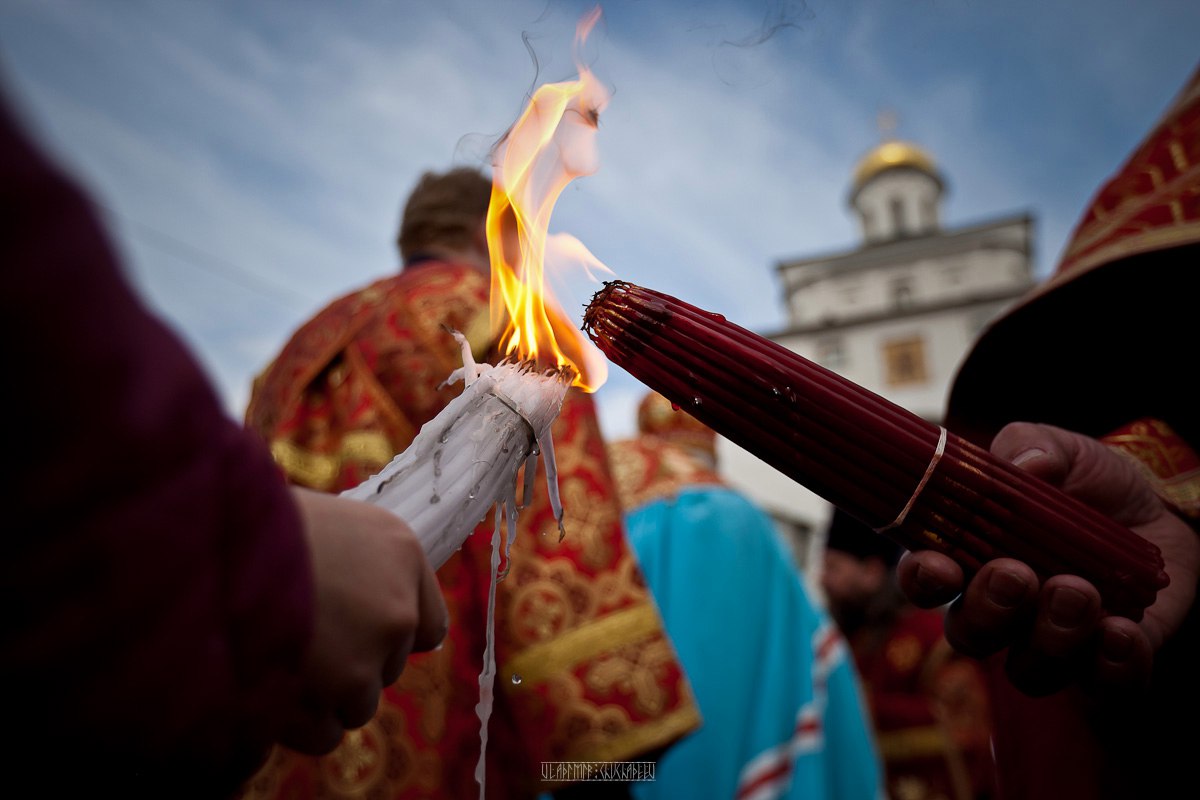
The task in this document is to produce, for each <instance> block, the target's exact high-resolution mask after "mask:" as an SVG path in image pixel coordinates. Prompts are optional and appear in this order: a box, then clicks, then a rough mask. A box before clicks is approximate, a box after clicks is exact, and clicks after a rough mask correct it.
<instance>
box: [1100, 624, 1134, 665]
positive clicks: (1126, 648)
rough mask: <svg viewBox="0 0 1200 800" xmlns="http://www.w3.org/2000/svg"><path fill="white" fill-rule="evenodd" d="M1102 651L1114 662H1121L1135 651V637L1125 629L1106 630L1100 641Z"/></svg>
mask: <svg viewBox="0 0 1200 800" xmlns="http://www.w3.org/2000/svg"><path fill="white" fill-rule="evenodd" d="M1100 651H1101V653H1103V655H1104V657H1105V658H1106V659H1108V660H1109V661H1112V662H1113V663H1120V662H1122V661H1125V660H1127V659H1128V658H1129V654H1130V653H1131V652H1133V639H1132V638H1131V637H1130V636H1129V634H1127V633H1125V632H1123V631H1105V632H1104V637H1103V638H1102V639H1101V641H1100Z"/></svg>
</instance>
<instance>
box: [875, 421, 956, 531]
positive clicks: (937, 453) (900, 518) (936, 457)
mask: <svg viewBox="0 0 1200 800" xmlns="http://www.w3.org/2000/svg"><path fill="white" fill-rule="evenodd" d="M938 430H939V431H941V433H940V434H939V435H938V443H937V447H935V448H934V449H933V456H932V457H931V458H930V459H929V466H927V467H926V468H925V474H924V475H922V476H921V480H919V481H917V488H915V489H913V493H912V497H910V498H908V502H907V503H905V504H904V508H902V509H900V513H899V514H897V515H896V518H895V519H894V520H892V521H891V522H890V523H888V524H887V525H884V526H883V527H882V528H876V529H875V532H876V533H883V532H884V531H890V530H891V529H892V528H898V527H900V526H901V525H903V524H904V519H905V518H906V517H907V516H908V512H909V511H912V507H913V506H914V505H916V503H917V498H918V497H920V496H921V491H922V490H923V489H924V488H925V484H927V483H929V479H930V478H932V477H933V470H934V468H935V467H936V466H937V465H938V462H939V461H941V460H942V454H943V453H945V452H946V429H945V428H944V427H942V426H941V425H939V426H938Z"/></svg>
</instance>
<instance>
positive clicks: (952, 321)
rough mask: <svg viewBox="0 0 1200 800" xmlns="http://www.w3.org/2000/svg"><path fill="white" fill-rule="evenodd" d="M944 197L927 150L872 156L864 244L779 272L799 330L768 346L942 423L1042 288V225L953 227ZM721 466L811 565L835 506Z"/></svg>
mask: <svg viewBox="0 0 1200 800" xmlns="http://www.w3.org/2000/svg"><path fill="white" fill-rule="evenodd" d="M944 191H945V182H944V180H943V177H942V175H941V173H940V172H939V170H938V168H937V165H936V164H935V162H934V160H933V158H932V157H931V156H930V155H929V154H928V153H927V152H926V151H925V150H923V149H922V148H920V147H918V146H917V145H915V144H912V143H909V142H903V141H897V140H888V141H884V142H883V143H881V144H880V145H878V146H877V147H875V148H874V149H872V150H871V151H870V152H868V153H867V154H866V155H865V156H863V157H862V159H861V160H860V161H859V163H858V165H857V167H856V168H855V170H854V175H853V181H852V184H851V188H850V193H849V205H850V208H851V211H852V212H853V214H854V215H855V217H856V218H857V221H858V225H859V230H860V231H861V235H862V242H861V244H859V245H858V246H857V247H855V248H853V249H851V250H846V251H842V252H835V253H827V254H824V255H816V256H808V257H802V258H793V259H786V260H782V261H779V262H777V264H776V267H775V268H776V270H777V272H778V276H779V281H780V284H781V286H782V290H783V300H784V303H785V305H786V308H787V323H786V327H785V328H784V329H783V330H781V331H778V332H776V333H773V334H768V337H769V338H771V339H772V340H774V341H776V342H779V343H780V344H782V345H784V346H786V347H788V348H789V349H791V350H793V351H795V352H797V353H799V354H800V355H802V356H804V357H806V358H808V359H810V360H812V361H815V362H817V363H819V364H821V365H822V366H824V367H827V368H828V369H831V370H833V371H834V372H837V373H839V374H840V375H842V376H844V377H846V378H848V379H850V380H852V381H854V382H855V383H858V384H860V385H861V386H864V387H866V388H867V389H870V390H871V391H873V392H875V393H877V394H880V395H882V396H883V397H886V398H887V399H888V400H891V401H892V402H894V403H896V404H898V405H900V406H903V407H905V408H907V409H908V410H910V411H912V412H914V413H916V414H919V415H920V416H922V417H924V418H926V419H928V420H931V421H934V422H937V421H939V420H940V418H941V416H942V413H943V410H944V408H945V405H946V401H947V394H948V390H949V386H950V383H951V381H952V380H953V378H954V376H955V373H956V371H957V369H958V366H959V363H960V362H961V360H962V359H963V357H964V356H965V355H966V352H967V350H968V349H969V347H970V345H971V343H972V342H973V341H974V339H975V337H976V336H977V335H978V333H979V332H980V331H981V330H982V328H983V327H984V326H985V325H986V324H987V323H988V322H989V321H991V320H992V319H993V318H995V317H996V316H998V315H999V314H1000V313H1001V312H1002V311H1003V310H1004V309H1006V308H1007V307H1008V306H1009V305H1010V304H1012V303H1013V302H1014V301H1015V300H1016V299H1017V298H1018V297H1020V296H1021V295H1023V294H1025V292H1027V291H1028V290H1029V289H1030V288H1032V286H1033V283H1034V278H1033V264H1032V246H1033V241H1032V240H1033V219H1032V217H1031V216H1029V215H1028V214H1022V215H1017V216H1009V217H1004V218H999V219H994V220H990V221H986V222H982V223H977V224H972V225H967V226H963V227H954V228H947V227H943V226H942V222H941V204H942V196H943V193H944ZM719 463H720V465H721V471H722V473H723V474H724V476H725V477H726V479H727V480H728V481H729V482H730V483H731V484H733V485H734V486H735V487H737V488H738V489H741V490H742V491H743V492H745V493H746V494H747V495H749V496H750V497H751V498H752V499H753V500H755V501H757V502H758V503H759V504H760V505H761V506H763V507H764V508H765V509H766V510H767V511H769V512H770V513H771V515H772V516H773V517H774V518H775V519H776V521H777V522H778V523H779V524H780V526H781V528H782V529H783V530H785V531H786V532H788V533H789V534H790V535H791V536H792V538H793V540H794V543H795V545H796V548H797V556H798V558H799V560H800V562H801V563H802V564H805V565H809V564H810V559H811V556H812V555H813V554H814V553H815V549H814V548H816V547H819V545H820V540H821V534H822V532H823V528H824V526H825V524H826V523H827V521H828V516H829V511H830V509H829V506H828V504H827V503H825V502H824V501H823V500H821V499H820V498H819V497H817V496H816V495H814V494H812V493H811V492H809V491H808V490H806V489H805V488H804V487H802V486H800V485H799V484H797V483H795V482H794V481H792V480H791V479H789V478H787V477H786V476H784V475H783V474H782V473H779V472H777V471H776V470H774V469H773V468H771V467H769V466H767V465H766V464H764V463H763V462H762V461H760V460H758V459H757V458H756V457H754V456H753V455H751V454H749V453H748V452H746V451H744V450H742V449H740V448H738V447H737V446H736V445H734V444H732V443H730V442H728V441H725V440H722V441H721V442H720V445H719Z"/></svg>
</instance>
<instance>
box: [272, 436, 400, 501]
mask: <svg viewBox="0 0 1200 800" xmlns="http://www.w3.org/2000/svg"><path fill="white" fill-rule="evenodd" d="M393 456H395V453H394V452H393V449H392V445H391V442H389V441H388V439H387V437H386V436H384V435H383V434H382V433H378V432H377V431H351V432H350V433H347V434H346V435H345V436H343V437H342V441H341V445H340V446H339V447H338V450H337V452H335V453H314V452H313V451H311V450H306V449H305V448H303V447H300V446H299V445H297V444H295V443H294V442H291V441H289V440H287V439H275V440H274V441H272V442H271V457H272V458H274V459H275V463H276V464H278V465H279V466H281V467H283V470H284V472H286V473H287V475H288V477H289V478H291V479H292V480H293V481H295V482H296V483H300V484H303V485H304V486H308V487H310V488H313V489H328V488H329V487H331V486H332V485H333V483H334V481H335V480H337V476H338V473H339V471H340V470H341V467H342V464H343V462H345V461H351V460H352V461H359V462H363V463H373V464H378V465H379V466H383V465H384V464H387V463H388V462H389V461H391V460H392V458H393Z"/></svg>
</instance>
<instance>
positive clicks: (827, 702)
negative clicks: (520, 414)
mask: <svg viewBox="0 0 1200 800" xmlns="http://www.w3.org/2000/svg"><path fill="white" fill-rule="evenodd" d="M637 421H638V431H639V434H638V436H637V437H636V438H634V439H629V440H624V441H618V442H614V443H613V444H612V445H610V448H609V452H610V456H611V459H612V464H613V472H614V474H615V476H616V480H617V487H618V492H619V494H620V497H621V503H622V506H623V508H624V509H625V519H626V525H627V527H628V531H629V541H630V543H631V544H632V545H633V547H634V549H635V550H636V552H637V557H638V561H639V562H640V563H641V566H642V570H643V572H644V573H645V575H646V581H647V583H648V584H649V586H650V590H651V592H652V593H653V595H654V599H655V602H657V603H658V606H659V608H660V609H661V611H662V615H663V620H664V622H665V623H666V626H667V632H668V633H669V634H670V636H671V638H672V640H673V641H674V642H675V646H676V648H677V649H678V651H679V657H680V660H681V661H682V662H683V666H684V669H685V670H686V672H687V674H688V677H689V678H690V680H691V683H692V687H693V688H694V690H695V693H696V700H697V702H698V703H699V705H700V713H701V716H702V718H703V720H704V722H703V725H702V727H701V728H700V730H699V731H698V732H696V733H693V734H691V735H690V736H688V737H687V738H686V739H684V740H683V741H682V742H681V743H679V744H678V745H676V746H675V747H674V748H672V749H671V750H670V751H669V752H668V753H666V755H665V756H664V757H663V758H662V760H661V761H660V763H659V765H658V770H657V773H656V776H655V780H654V782H653V783H637V784H633V786H632V787H631V788H632V790H633V794H634V796H635V797H636V798H639V800H649V799H650V798H678V797H727V798H733V797H737V798H753V797H787V798H797V800H799V799H800V798H807V799H808V800H815V799H816V798H822V799H827V800H833V799H834V798H837V799H838V800H851V798H861V800H876V798H878V797H879V795H880V787H881V782H880V781H881V778H880V771H879V766H878V759H877V756H876V750H875V747H874V743H873V741H872V737H871V729H870V720H869V717H868V715H867V712H866V710H865V708H864V705H863V702H862V697H861V695H860V692H859V689H858V682H857V676H856V675H855V673H854V667H853V664H852V662H851V660H850V658H849V656H848V654H847V652H846V646H845V642H844V641H843V639H842V637H841V636H840V635H839V634H838V632H837V629H836V628H835V626H834V625H833V624H832V622H831V621H830V619H829V618H828V617H827V616H826V615H825V614H824V613H823V612H822V611H821V609H820V608H819V607H817V606H816V605H814V604H813V603H812V601H811V600H810V598H809V595H808V592H807V590H806V587H805V585H804V583H803V579H802V576H801V574H800V572H799V569H798V567H797V565H796V563H795V561H794V560H793V558H792V555H791V553H790V551H789V550H788V549H787V548H786V546H785V545H784V543H783V542H782V540H781V538H780V536H779V534H778V533H777V532H776V529H775V526H774V524H773V523H772V521H771V519H770V517H768V516H767V515H766V514H765V513H764V512H762V511H761V510H759V509H758V508H757V507H756V506H754V505H752V504H751V503H750V502H749V501H748V500H747V499H746V498H745V497H744V496H742V495H741V494H739V493H737V492H736V491H734V490H733V489H731V488H730V487H728V486H727V485H725V483H724V482H723V481H722V480H721V479H720V478H719V477H718V475H717V470H716V434H715V433H714V432H713V431H712V430H711V429H710V428H708V427H706V426H704V425H703V424H702V423H700V422H699V421H698V420H696V419H695V418H694V417H692V416H691V415H690V414H687V413H686V412H684V411H679V410H675V409H673V408H672V406H671V403H670V402H669V401H668V400H667V399H666V398H664V397H663V396H662V395H660V394H657V393H655V392H651V393H650V394H648V395H646V396H645V398H644V399H643V400H642V401H641V403H640V405H639V407H638V414H637Z"/></svg>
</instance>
